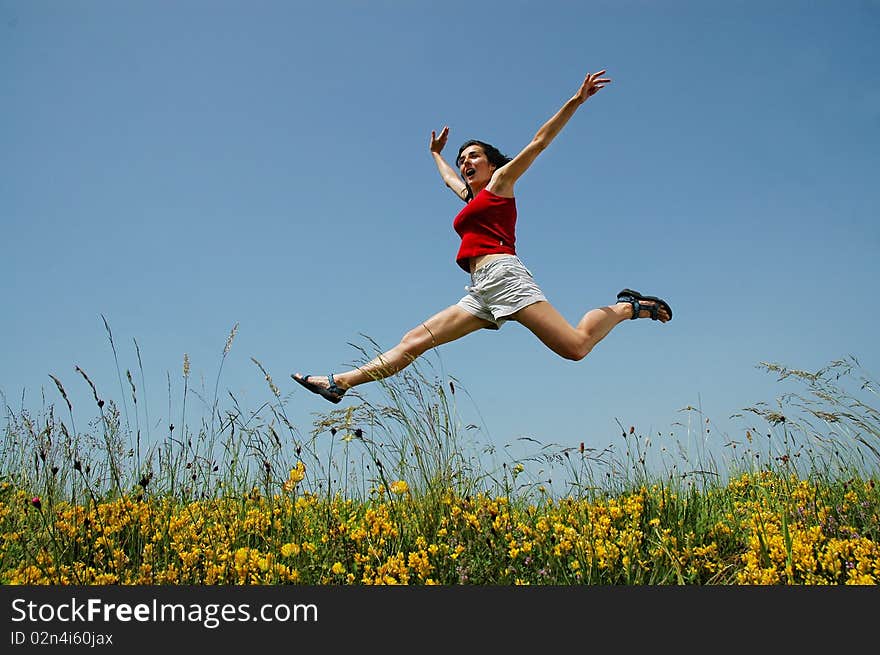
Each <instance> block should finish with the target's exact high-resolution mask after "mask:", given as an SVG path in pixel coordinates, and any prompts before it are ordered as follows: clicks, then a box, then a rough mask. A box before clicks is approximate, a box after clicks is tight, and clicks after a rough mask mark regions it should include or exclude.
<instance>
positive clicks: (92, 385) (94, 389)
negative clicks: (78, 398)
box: [75, 366, 104, 409]
mask: <svg viewBox="0 0 880 655" xmlns="http://www.w3.org/2000/svg"><path fill="white" fill-rule="evenodd" d="M75 368H76V372H77V373H79V374H80V375H82V376H83V378H84V379H85V381H86V382H88V383H89V386H90V387H91V388H92V395H94V396H95V402H96V403H98V408H99V409H100V408H101V407H103V406H104V401H103V400H101V399H100V398H99V397H98V390H97V389H96V388H95V383H94V382H92V381H91V379H90V378H89V376H88V375H86V372H85V371H84V370H82V369H81V368H80V367H79V366H77V367H75Z"/></svg>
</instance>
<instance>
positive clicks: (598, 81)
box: [576, 69, 611, 102]
mask: <svg viewBox="0 0 880 655" xmlns="http://www.w3.org/2000/svg"><path fill="white" fill-rule="evenodd" d="M604 74H605V69H602V70H600V71H599V72H598V73H587V76H586V77H585V78H584V83H583V84H581V88H580V89H579V90H578V92H577V95H576V97H577V98H579V99H580V101H581V102H586V100H587V98H589V97H590V96H591V95H594V94H595V93H596V92H597V91H598V90H599V89H602V88H604V87H605V85H606V84H611V78H608V77H602V75H604Z"/></svg>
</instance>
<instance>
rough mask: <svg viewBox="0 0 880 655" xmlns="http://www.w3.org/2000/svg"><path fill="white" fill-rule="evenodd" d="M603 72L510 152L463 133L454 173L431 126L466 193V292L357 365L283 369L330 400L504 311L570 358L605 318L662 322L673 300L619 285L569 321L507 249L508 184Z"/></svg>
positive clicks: (443, 135) (458, 224) (512, 215)
mask: <svg viewBox="0 0 880 655" xmlns="http://www.w3.org/2000/svg"><path fill="white" fill-rule="evenodd" d="M604 74H605V71H604V70H601V71H599V72H598V73H588V74H587V76H586V78H584V82H583V84H581V87H580V89H578V91H577V93H575V94H574V96H572V97H571V99H569V100H568V101H567V102H566V103H565V104H564V105H563V106H562V108H561V109H560V110H559V111H558V112H556V114H555V115H554V116H553V117H552V118H550V120H548V121H547V122H546V123H545V124H544V125H542V126H541V129H539V130H538V132H537V134H535V137H534V138H533V139H532V141H531V142H530V143H529V144H528V145H526V147H525V148H523V149H522V151H520V153H519V154H518V155H516V157H513V158H512V159H511V158H509V157H506V156H505V155H503V154H501V152H499V151H498V149H497V148H495V147H494V146H491V145H489V144H488V143H484V142H482V141H466V142H465V143H464V144H463V145H462V146H461V148H459V151H458V157H457V158H456V160H455V163H456V166H457V167H458V173H456V171H455V169H454V168H452V166H450V165H449V164H448V163H447V162H446V160H445V159H443V156H442V152H443V148H444V147H445V146H446V140H447V138H448V136H449V128H448V126H447V127H444V128H443V129H442V130H441V132H440V134H439V136H438V135H437V133H436V131H432V132H431V141H430V150H431V156H432V157H433V158H434V162H435V163H436V165H437V170H438V171H439V172H440V177H441V178H443V181H444V182H445V183H446V186H447V187H449V188H450V189H451V190H452V191H453V192H454V193H455V195H457V196H458V197H459V198H460V199H461V200H463V201H464V202H465V206H464V208H463V209H462V210H461V211H460V212H459V213H458V215H457V216H456V217H455V219H454V221H453V227H454V229H455V231H456V232H457V233H458V234H459V236H460V237H461V247H460V248H459V250H458V254H457V256H456V262H457V263H458V265H459V266H460V267H461V268H462V269H464V270H465V271H466V272H468V273H470V276H471V285H470V286H468V287H467V290H468V294H467V295H466V296H465V297H464V298H462V299H461V300H460V301H459V302H458V303H457V304H455V305H452V306H451V307H447V308H446V309H444V310H443V311H441V312H439V313H438V314H435V315H434V316H432V317H431V318H429V319H428V320H427V321H425V322H424V323H422V324H421V325H419V326H417V327H415V328H413V329H412V330H410V331H409V332H407V333H406V334H405V335H404V336H403V339H401V341H400V343H398V344H397V345H396V346H394V347H393V348H391V350H388V351H387V352H385V353H383V354H381V355H379V356H378V357H376V358H374V359H373V360H371V361H370V362H368V363H367V364H365V365H363V366H360V367H358V368H355V369H352V370H349V371H345V372H343V373H336V374H333V373H330V374H329V375H327V376H319V375H305V376H303V375H301V374H300V373H294V374H293V375H292V376H291V377H293V379H294V380H296V381H297V382H298V383H299V384H301V385H303V386H304V387H305V388H306V389H308V390H309V391H311V392H313V393H317V394H320V395H321V396H323V397H324V398H326V399H327V400H329V401H330V402H333V403H338V402H339V401H341V400H342V397H343V396H344V395H345V393H346V391H348V390H349V389H351V388H352V387H355V386H357V385H359V384H364V383H365V382H370V381H373V380H379V379H382V378H385V377H388V376H389V375H393V374H394V373H397V372H399V371H400V370H402V369H403V368H405V367H406V366H408V365H409V364H411V363H412V362H413V361H414V360H415V359H416V358H417V357H419V356H420V355H421V354H423V353H424V352H426V351H427V350H428V349H430V348H434V347H437V346H440V345H442V344H444V343H449V342H450V341H455V340H456V339H460V338H461V337H463V336H465V335H467V334H470V333H471V332H474V331H476V330H479V329H481V328H488V329H490V330H497V329H499V328H500V327H501V325H502V324H503V323H505V322H506V321H508V320H514V321H517V322H518V323H521V324H522V325H524V326H526V327H527V328H528V329H529V330H531V331H532V332H533V333H534V334H535V336H537V337H538V339H540V340H541V341H542V342H543V343H544V344H545V345H546V346H547V347H548V348H550V350H552V351H553V352H555V353H556V354H557V355H559V356H561V357H564V358H566V359H571V360H575V361H577V360H581V359H583V358H584V357H586V355H587V354H588V353H589V352H590V351H591V350H592V349H593V348H594V347H595V346H596V344H597V343H599V342H600V341H601V340H602V339H604V338H605V337H606V336H607V335H608V333H609V332H611V330H612V329H613V328H614V327H616V326H617V325H619V324H620V323H621V322H623V321H625V320H627V319H637V318H651V319H653V320H655V321H660V322H661V323H666V322H667V321H669V320H671V319H672V309H671V308H670V307H669V304H668V303H666V301H664V300H662V299H660V298H657V297H655V296H643V295H641V294H640V293H638V292H637V291H633V290H632V289H624V290H623V291H621V292H620V293H618V294H617V302H616V303H614V304H611V305H608V306H607V307H600V308H597V309H592V310H590V311H588V312H587V313H586V314H584V316H583V318H581V320H580V322H579V323H578V324H577V325H574V326H573V325H571V324H570V323H569V322H568V321H567V320H566V319H565V318H563V316H562V315H561V314H560V313H559V312H558V311H557V310H556V308H555V307H553V305H551V304H550V303H549V302H548V301H547V298H546V297H545V296H544V293H543V292H542V291H541V289H540V287H538V285H537V284H536V283H535V281H534V279H533V278H532V274H531V272H529V270H528V269H527V268H526V267H525V266H524V265H523V263H522V262H521V261H520V259H519V258H518V257H517V255H516V248H515V244H516V235H515V230H514V228H515V226H516V201H515V199H514V185H515V184H516V181H517V180H518V179H519V178H520V176H521V175H522V174H523V173H525V172H526V171H527V170H528V168H529V166H531V165H532V162H534V161H535V158H536V157H537V156H538V155H539V154H541V152H542V151H543V150H544V149H545V148H546V147H547V146H548V145H550V142H551V141H553V139H554V138H555V137H556V135H557V134H559V132H560V130H562V128H563V127H564V126H565V124H566V123H567V122H568V121H569V119H570V118H571V117H572V116H573V115H574V113H575V112H576V111H577V109H578V107H580V106H581V105H582V104H584V102H586V101H587V99H588V98H589V97H590V96H592V95H594V94H595V93H597V92H598V91H599V90H600V89H602V88H604V87H605V86H606V85H607V84H610V82H611V79H610V78H606V77H602V76H603V75H604ZM459 176H460V177H459Z"/></svg>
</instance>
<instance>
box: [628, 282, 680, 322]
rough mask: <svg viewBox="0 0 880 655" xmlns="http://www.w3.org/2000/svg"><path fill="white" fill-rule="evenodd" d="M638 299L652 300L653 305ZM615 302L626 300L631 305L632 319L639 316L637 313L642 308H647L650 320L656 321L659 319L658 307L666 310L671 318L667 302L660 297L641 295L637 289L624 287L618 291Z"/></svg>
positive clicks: (670, 318) (670, 309)
mask: <svg viewBox="0 0 880 655" xmlns="http://www.w3.org/2000/svg"><path fill="white" fill-rule="evenodd" d="M640 300H651V301H653V302H654V304H653V305H643V304H641V303H640V302H639V301H640ZM617 302H628V303H630V304H632V306H633V315H632V317H631V319H632V320H635V319H637V318H638V317H639V313H641V311H642V310H643V309H645V310H647V311H648V312H649V313H650V315H651V320H652V321H657V320H659V319H660V308H661V307H662V308H663V309H665V310H666V313H667V314H669V320H670V321H671V320H672V308H671V307H670V306H669V304H668V303H667V302H666V301H665V300H663V299H662V298H658V297H657V296H643V295H642V294H640V293H639V292H638V291H633V290H632V289H624V290H623V291H621V292H620V293H618V294H617Z"/></svg>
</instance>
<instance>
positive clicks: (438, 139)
mask: <svg viewBox="0 0 880 655" xmlns="http://www.w3.org/2000/svg"><path fill="white" fill-rule="evenodd" d="M448 137H449V126H448V125H446V126H444V127H443V129H442V130H440V136H437V132H436V131H434V130H431V145H430V148H431V152H436V153H440V152H442V151H443V148H444V147H445V146H446V139H447V138H448Z"/></svg>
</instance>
